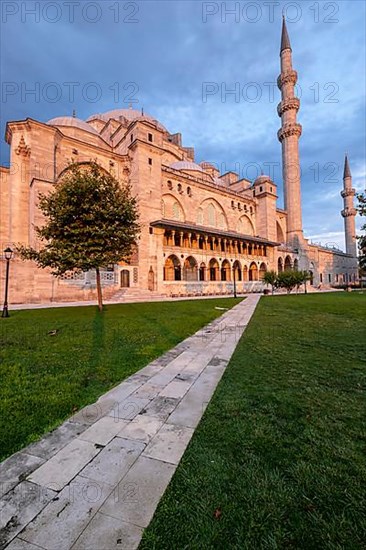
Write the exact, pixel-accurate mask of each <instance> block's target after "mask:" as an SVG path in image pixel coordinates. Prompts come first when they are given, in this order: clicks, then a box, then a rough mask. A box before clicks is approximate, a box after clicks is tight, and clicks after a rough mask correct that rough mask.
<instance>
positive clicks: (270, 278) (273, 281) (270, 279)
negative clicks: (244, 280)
mask: <svg viewBox="0 0 366 550" xmlns="http://www.w3.org/2000/svg"><path fill="white" fill-rule="evenodd" d="M263 281H264V282H265V283H266V285H270V286H271V288H272V294H273V292H274V289H275V288H276V287H277V273H276V272H275V271H273V270H272V271H266V272H265V274H264V275H263Z"/></svg>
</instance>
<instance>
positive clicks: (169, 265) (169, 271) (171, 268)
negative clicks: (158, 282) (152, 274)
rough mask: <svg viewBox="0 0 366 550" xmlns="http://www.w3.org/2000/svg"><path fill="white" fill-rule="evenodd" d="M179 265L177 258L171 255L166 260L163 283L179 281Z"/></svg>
mask: <svg viewBox="0 0 366 550" xmlns="http://www.w3.org/2000/svg"><path fill="white" fill-rule="evenodd" d="M181 278H182V277H181V265H180V261H179V260H178V258H177V256H174V254H172V255H171V256H169V258H167V259H166V261H165V265H164V281H180V280H181Z"/></svg>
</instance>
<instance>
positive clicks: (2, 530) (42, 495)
mask: <svg viewBox="0 0 366 550" xmlns="http://www.w3.org/2000/svg"><path fill="white" fill-rule="evenodd" d="M56 496H57V493H56V492H54V491H51V490H49V489H45V488H44V487H40V486H39V485H35V484H34V483H29V482H28V481H23V482H22V483H19V485H17V486H16V487H15V488H14V489H12V491H10V492H9V493H7V494H6V495H5V496H4V497H3V498H2V499H1V500H0V548H5V545H6V543H8V542H10V541H11V540H12V539H13V538H14V537H15V536H16V535H18V534H19V533H20V531H21V530H22V529H23V528H24V527H25V526H26V525H27V524H28V523H29V522H30V521H32V520H33V518H35V517H36V516H37V514H39V512H41V510H43V508H45V506H47V504H48V502H49V501H51V500H52V499H53V498H54V497H56Z"/></svg>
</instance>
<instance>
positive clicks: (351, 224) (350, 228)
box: [341, 155, 357, 257]
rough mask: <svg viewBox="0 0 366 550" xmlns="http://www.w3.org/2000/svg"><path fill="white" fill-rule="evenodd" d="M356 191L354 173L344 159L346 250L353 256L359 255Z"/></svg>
mask: <svg viewBox="0 0 366 550" xmlns="http://www.w3.org/2000/svg"><path fill="white" fill-rule="evenodd" d="M355 194H356V191H355V190H354V189H353V187H352V175H351V170H350V167H349V163H348V158H347V155H346V158H345V160H344V172H343V191H341V195H342V197H343V204H344V209H343V210H342V212H341V214H342V216H343V218H344V233H345V237H346V252H347V254H351V255H352V256H355V257H356V256H357V246H356V224H355V216H356V213H357V211H356V208H355V207H354V203H353V197H354V196H355Z"/></svg>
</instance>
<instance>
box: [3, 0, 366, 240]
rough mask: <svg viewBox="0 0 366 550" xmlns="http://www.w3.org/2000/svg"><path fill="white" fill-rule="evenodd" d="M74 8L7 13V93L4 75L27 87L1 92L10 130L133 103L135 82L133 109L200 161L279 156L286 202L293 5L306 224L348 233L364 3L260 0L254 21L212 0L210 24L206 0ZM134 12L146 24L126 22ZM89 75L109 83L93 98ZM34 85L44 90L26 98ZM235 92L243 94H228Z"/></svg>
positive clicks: (360, 165) (359, 148) (360, 99)
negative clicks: (286, 94)
mask: <svg viewBox="0 0 366 550" xmlns="http://www.w3.org/2000/svg"><path fill="white" fill-rule="evenodd" d="M21 4H26V3H21ZM64 4H65V3H61V5H62V6H64ZM77 4H80V5H79V7H76V8H75V20H74V22H73V23H72V22H69V21H68V18H67V16H65V13H63V14H62V18H61V19H60V21H59V22H57V23H53V24H52V23H49V22H48V21H47V20H46V18H45V17H41V18H40V22H39V23H35V21H34V17H33V18H32V17H31V16H29V17H26V20H25V22H24V23H23V22H22V21H21V17H20V14H18V15H16V16H13V17H8V20H7V22H5V23H4V18H3V23H2V28H1V31H2V32H1V39H0V40H1V43H0V46H1V48H2V50H1V51H2V57H1V61H2V63H1V77H2V80H3V90H2V91H3V92H4V81H5V83H6V82H13V83H15V84H16V85H18V87H19V92H18V93H15V94H13V95H7V96H6V97H3V102H2V108H1V133H2V135H4V129H5V123H6V121H7V120H20V119H23V118H26V117H27V116H29V117H32V118H35V119H38V120H41V121H47V120H49V119H51V118H53V117H55V116H59V115H64V114H71V113H72V111H73V109H76V111H77V115H78V116H79V117H80V118H87V117H88V116H90V115H91V114H93V113H96V112H103V111H106V110H109V109H113V108H117V107H127V106H128V103H129V98H128V95H129V91H130V89H129V88H128V84H129V83H135V86H136V87H137V90H138V91H137V93H136V94H135V96H134V98H133V99H137V100H138V103H137V104H134V105H135V106H137V107H138V108H140V107H141V106H143V107H144V110H145V112H148V113H150V114H152V115H153V116H155V117H156V118H158V119H159V120H161V122H162V123H163V124H164V125H165V126H166V127H167V128H168V129H169V130H170V131H171V132H181V133H182V137H183V142H184V144H185V145H187V146H194V147H195V149H196V158H197V160H211V161H213V162H215V163H217V164H219V165H220V164H222V165H223V166H227V167H228V169H233V168H234V167H235V166H239V170H240V171H245V170H246V166H247V165H248V164H250V163H251V164H257V165H258V166H260V167H261V169H263V171H264V172H265V171H266V170H267V168H266V166H265V163H268V162H273V163H276V166H277V168H276V170H275V178H276V183H277V185H278V194H279V197H280V198H279V206H281V205H282V174H281V165H280V163H281V146H280V144H279V142H278V141H277V135H276V133H277V130H278V128H279V127H280V119H279V118H278V116H277V112H276V106H277V103H278V102H279V101H280V93H279V90H278V89H277V86H276V79H277V76H278V74H279V43H280V26H281V13H282V10H283V9H285V12H286V15H287V19H288V30H289V34H290V40H291V44H292V50H293V63H294V67H295V69H296V70H297V71H298V75H299V80H298V84H299V87H298V91H299V95H301V108H300V112H299V116H298V118H299V121H300V123H301V124H302V126H303V135H302V138H301V140H300V155H301V166H302V199H303V220H304V230H305V232H306V233H307V234H314V235H323V233H321V232H320V231H317V229H316V228H317V227H318V226H319V220H324V219H325V220H327V224H326V227H327V228H326V229H325V232H324V235H325V237H324V238H328V236H329V235H330V234H331V233H332V232H335V233H342V231H343V220H342V218H341V216H340V210H341V209H342V207H343V204H342V199H341V197H340V195H339V192H340V190H341V188H342V170H343V159H344V153H345V151H348V153H349V158H350V163H351V169H352V173H353V175H354V180H353V183H354V186H355V188H356V189H358V190H361V189H362V188H363V187H364V176H365V149H366V146H365V145H366V144H365V134H366V132H365V120H366V116H365V115H366V112H365V105H364V94H365V72H364V59H365V28H364V24H363V23H364V20H365V4H364V3H363V2H354V1H342V2H338V3H334V2H330V3H329V2H328V3H321V2H319V3H317V2H316V3H311V2H301V3H300V2H298V3H297V6H298V8H296V5H295V4H296V3H292V2H291V3H289V2H285V1H281V2H279V3H278V5H277V3H274V4H273V6H274V7H273V10H274V11H273V15H274V17H271V14H270V8H269V7H268V5H269V3H267V4H265V3H261V2H258V19H257V20H256V21H255V22H250V19H251V18H252V19H255V10H254V8H253V7H252V8H250V9H249V8H248V9H247V11H245V5H246V4H248V3H246V2H238V3H235V2H232V3H221V2H217V3H216V2H214V3H213V5H214V6H215V9H216V8H217V10H218V11H217V13H215V14H213V15H207V17H206V22H205V18H204V10H205V9H206V8H205V6H207V3H206V4H205V3H203V2H195V1H185V0H176V1H175V2H163V1H153V2H136V3H134V2H132V4H133V5H134V4H135V5H136V8H138V10H137V12H136V13H135V14H132V16H131V13H130V11H129V9H124V8H123V3H116V2H112V1H109V0H105V1H104V2H101V3H100V4H99V5H100V8H101V10H102V14H101V18H100V20H98V21H97V22H95V23H91V22H90V21H88V20H87V17H85V14H84V15H83V14H82V8H83V4H82V3H77ZM236 4H238V5H239V7H240V14H239V17H237V14H234V15H230V14H229V13H226V14H225V12H224V11H223V10H224V8H223V6H224V7H225V6H226V9H229V8H230V6H231V7H232V6H233V5H235V6H236ZM250 4H253V3H250ZM40 5H41V6H42V3H40ZM117 5H119V8H118V9H119V12H118V13H117V12H116V9H117V8H116V6H117ZM332 6H333V7H332ZM296 10H297V11H296ZM317 10H318V11H317ZM297 12H298V13H297ZM50 14H51V12H50ZM92 16H93V13H92V11H90V13H89V17H92ZM117 16H118V17H117ZM116 17H117V22H115V18H116ZM131 18H132V19H135V20H136V21H137V22H135V23H133V22H128V19H131ZM126 19H127V21H126ZM336 20H337V21H336ZM291 21H294V22H291ZM332 21H333V22H332ZM50 82H55V83H56V84H58V85H59V87H60V89H61V91H62V94H61V97H60V99H59V100H58V101H56V102H52V101H49V100H48V98H47V97H45V89H47V84H48V83H50ZM68 82H77V83H78V86H77V87H75V95H74V97H73V98H71V97H70V94H69V93H68V90H69V88H68V86H67V85H66V84H65V83H68ZM90 82H95V83H96V84H97V85H98V86H99V87H100V90H101V96H100V98H99V99H98V101H96V102H93V101H91V100H88V98H87V97H85V96H86V94H85V86H86V85H87V84H88V83H90ZM207 82H214V83H216V85H217V92H216V93H215V94H212V95H210V96H208V97H207V100H206V101H204V99H203V97H202V91H203V89H204V85H205V83H207ZM37 83H38V84H39V87H40V88H39V89H40V92H39V94H38V97H36V95H37V94H33V95H32V94H31V93H28V94H27V93H26V91H27V90H31V89H34V88H35V86H36V84H37ZM22 86H23V88H24V89H23V92H24V93H23V94H22ZM45 87H46V88H45ZM124 87H127V89H124ZM238 87H239V88H238ZM256 87H257V90H258V98H257V100H256V101H253V96H251V95H250V94H251V93H253V92H255V90H256ZM237 88H238V89H239V97H237V94H236V95H235V94H230V93H228V92H230V90H233V89H234V90H236V89H237ZM116 90H118V92H119V93H116ZM3 95H4V93H3ZM8 160H9V151H8V148H7V147H6V146H3V147H2V156H1V162H2V163H6V162H8ZM241 175H243V174H241ZM254 175H255V174H254V173H253V177H254Z"/></svg>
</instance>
